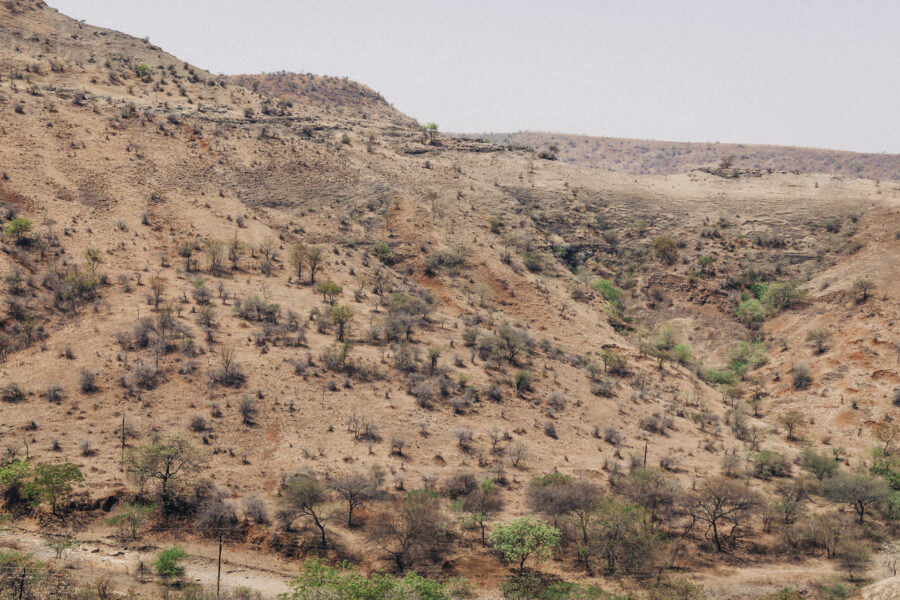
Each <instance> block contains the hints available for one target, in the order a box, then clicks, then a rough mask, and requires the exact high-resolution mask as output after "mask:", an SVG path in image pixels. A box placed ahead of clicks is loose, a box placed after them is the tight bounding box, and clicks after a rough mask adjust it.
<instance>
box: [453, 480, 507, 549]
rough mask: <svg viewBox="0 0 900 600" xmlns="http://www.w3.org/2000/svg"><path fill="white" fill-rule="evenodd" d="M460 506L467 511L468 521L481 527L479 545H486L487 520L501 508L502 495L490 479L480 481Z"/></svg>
mask: <svg viewBox="0 0 900 600" xmlns="http://www.w3.org/2000/svg"><path fill="white" fill-rule="evenodd" d="M462 508H463V510H464V511H466V512H467V513H469V522H470V523H471V524H472V525H475V526H476V527H478V528H479V529H481V545H482V546H486V545H487V532H486V530H487V521H488V519H490V518H491V517H492V516H494V515H496V514H497V513H499V512H500V511H501V510H503V497H502V496H501V495H500V490H499V488H497V486H496V485H494V482H493V481H491V480H490V479H485V480H484V481H482V482H481V485H479V486H478V487H477V488H476V489H475V490H474V491H473V492H471V493H470V494H469V495H468V496H466V499H465V500H464V501H463V505H462Z"/></svg>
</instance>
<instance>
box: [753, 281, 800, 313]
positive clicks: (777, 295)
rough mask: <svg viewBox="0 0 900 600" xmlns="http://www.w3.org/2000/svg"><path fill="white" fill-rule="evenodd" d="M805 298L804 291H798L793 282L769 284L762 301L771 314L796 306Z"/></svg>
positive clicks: (798, 288)
mask: <svg viewBox="0 0 900 600" xmlns="http://www.w3.org/2000/svg"><path fill="white" fill-rule="evenodd" d="M806 296H807V293H806V290H802V289H800V287H799V286H798V285H797V283H796V282H795V281H785V282H783V283H773V284H771V285H770V286H769V289H768V291H767V293H766V295H765V296H764V297H763V298H762V301H763V303H764V304H765V305H766V306H767V307H768V308H769V310H770V311H771V312H773V313H777V312H781V311H783V310H788V309H790V308H793V307H795V306H797V305H798V304H800V303H801V302H803V301H804V300H805V299H806Z"/></svg>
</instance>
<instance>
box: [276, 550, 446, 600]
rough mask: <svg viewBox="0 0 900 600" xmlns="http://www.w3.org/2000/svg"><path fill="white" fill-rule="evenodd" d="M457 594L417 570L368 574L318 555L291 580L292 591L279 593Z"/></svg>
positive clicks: (357, 597)
mask: <svg viewBox="0 0 900 600" xmlns="http://www.w3.org/2000/svg"><path fill="white" fill-rule="evenodd" d="M453 597H454V596H453V595H451V593H450V591H449V590H448V589H447V588H446V587H445V586H444V585H442V584H440V583H439V582H437V581H434V580H433V579H429V578H427V577H422V576H421V575H418V574H417V573H415V572H414V571H411V572H409V573H407V574H406V575H405V576H404V577H395V576H393V575H388V574H386V573H375V574H372V575H369V576H366V575H363V574H361V573H359V571H357V570H356V569H355V568H354V567H353V566H352V565H350V564H349V563H347V562H343V563H341V564H340V565H339V566H337V567H332V566H330V565H328V564H326V563H325V561H323V560H322V559H318V558H313V559H308V560H306V561H304V562H303V564H302V565H301V567H300V576H299V577H298V578H296V579H294V580H293V581H292V582H291V592H290V593H287V594H282V595H281V596H279V598H281V600H316V599H319V598H336V599H340V600H388V599H391V600H394V599H396V600H401V599H403V600H405V599H409V600H413V599H414V600H450V599H451V598H453Z"/></svg>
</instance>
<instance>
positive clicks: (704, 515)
mask: <svg viewBox="0 0 900 600" xmlns="http://www.w3.org/2000/svg"><path fill="white" fill-rule="evenodd" d="M686 504H687V506H686V508H687V510H688V513H689V514H690V515H691V517H692V518H693V519H694V521H699V522H701V523H705V524H706V525H707V530H706V534H707V535H708V534H709V533H710V532H711V533H712V538H713V542H714V543H715V545H716V550H718V551H719V552H724V551H725V543H731V544H734V543H735V542H736V541H737V539H738V537H739V531H740V528H741V527H742V526H743V524H744V523H745V522H746V521H747V518H748V517H749V515H750V514H751V512H752V511H753V510H754V509H755V508H756V506H757V505H758V504H759V498H758V497H757V495H756V494H755V493H754V492H752V491H750V490H748V489H747V487H746V486H744V485H743V484H742V483H740V482H738V481H735V480H732V479H728V478H725V477H710V478H708V479H705V480H703V482H702V483H700V485H698V486H697V489H696V490H695V491H694V492H692V493H690V494H688V496H687V498H686Z"/></svg>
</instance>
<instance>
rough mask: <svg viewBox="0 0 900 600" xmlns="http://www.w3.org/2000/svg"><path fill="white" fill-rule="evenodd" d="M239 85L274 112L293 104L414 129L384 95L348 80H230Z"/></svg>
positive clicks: (302, 76)
mask: <svg viewBox="0 0 900 600" xmlns="http://www.w3.org/2000/svg"><path fill="white" fill-rule="evenodd" d="M229 79H230V80H231V81H233V82H234V83H236V84H237V85H241V86H244V87H247V88H250V89H252V90H253V91H254V92H256V93H258V94H260V95H262V96H268V97H270V98H273V99H274V105H275V106H274V109H273V110H278V108H279V107H281V106H284V107H287V104H292V103H294V102H296V103H298V104H299V105H302V106H314V107H317V108H321V109H324V110H326V111H332V110H334V111H337V112H338V113H339V114H342V115H344V116H348V117H349V116H351V115H356V116H358V117H360V118H362V119H364V120H367V121H375V120H378V119H379V118H382V119H384V120H386V121H390V122H393V123H394V124H395V125H397V126H400V127H406V128H409V127H414V126H415V124H416V123H415V121H414V120H412V119H410V118H409V117H407V116H406V115H404V114H403V113H401V112H400V111H398V110H396V109H395V108H394V107H393V106H391V105H390V104H388V102H387V100H385V99H384V97H382V95H381V94H379V93H378V92H376V91H375V90H373V89H371V88H370V87H368V86H366V85H363V84H361V83H358V82H356V81H353V80H351V79H347V78H346V77H328V76H324V75H313V74H311V73H289V72H285V71H282V72H279V73H265V74H261V75H234V76H231V77H229Z"/></svg>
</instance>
